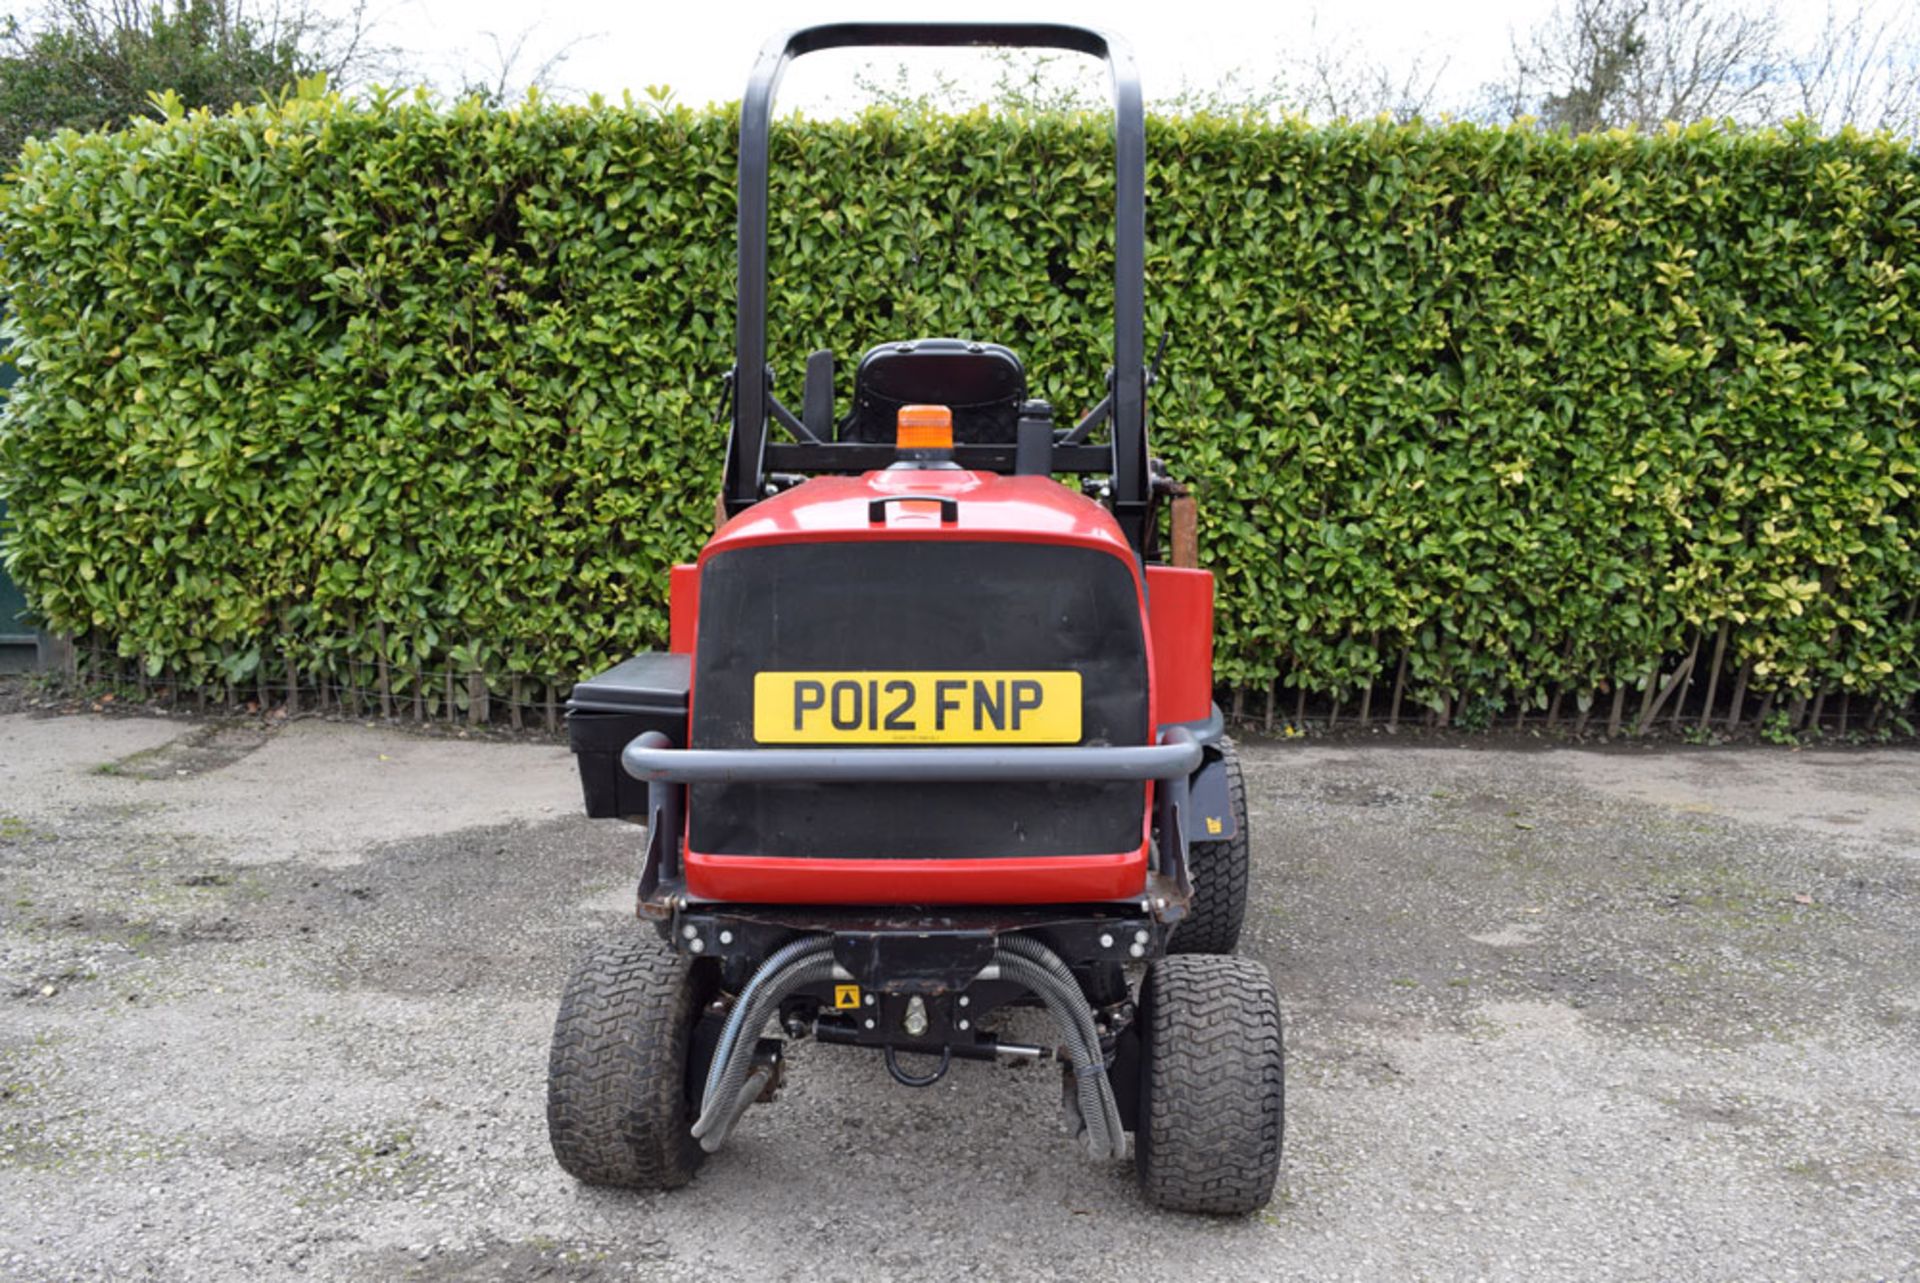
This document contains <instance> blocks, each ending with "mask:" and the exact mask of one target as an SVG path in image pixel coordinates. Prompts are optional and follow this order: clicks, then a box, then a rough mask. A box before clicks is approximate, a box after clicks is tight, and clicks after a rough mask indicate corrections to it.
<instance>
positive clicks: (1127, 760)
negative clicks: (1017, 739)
mask: <svg viewBox="0 0 1920 1283" xmlns="http://www.w3.org/2000/svg"><path fill="white" fill-rule="evenodd" d="M620 764H621V765H622V766H624V767H625V768H626V770H627V774H629V775H631V776H633V777H634V778H635V779H637V780H646V781H648V782H649V783H651V782H654V781H665V782H669V783H673V784H716V783H729V784H731V783H740V782H766V783H773V782H777V783H784V784H826V783H872V784H902V783H915V784H924V783H929V782H937V781H952V782H956V783H959V782H965V783H970V784H975V783H991V782H994V781H1030V780H1170V779H1175V778H1181V777H1185V776H1188V775H1191V774H1193V773H1194V772H1195V771H1197V770H1199V769H1200V741H1199V740H1197V739H1196V738H1195V737H1194V735H1193V732H1192V731H1190V730H1188V729H1187V728H1186V727H1185V726H1169V727H1167V728H1166V729H1165V730H1163V731H1161V732H1160V742H1159V743H1158V744H1151V745H1140V746H1129V747H1122V748H827V749H809V748H748V749H713V748H684V749H683V748H674V747H672V745H671V743H670V742H669V741H668V740H667V737H666V736H664V735H661V734H660V733H659V732H657V731H649V732H648V733H647V734H645V735H642V736H640V737H639V738H638V739H636V740H634V741H633V742H632V743H631V744H629V745H627V747H626V751H625V752H623V753H622V754H621V755H620Z"/></svg>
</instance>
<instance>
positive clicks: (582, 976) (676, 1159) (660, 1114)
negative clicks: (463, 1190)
mask: <svg viewBox="0 0 1920 1283" xmlns="http://www.w3.org/2000/svg"><path fill="white" fill-rule="evenodd" d="M711 970H712V968H711V967H710V966H709V967H701V966H699V965H697V964H695V963H693V962H691V961H690V960H689V959H687V958H686V957H685V956H684V955H682V954H677V953H674V952H673V951H672V950H670V949H668V948H667V946H666V944H665V943H664V942H663V941H661V940H659V939H658V938H657V937H654V936H653V935H651V934H647V935H640V934H635V935H632V936H627V937H622V938H620V939H615V940H608V941H605V942H603V943H600V944H598V945H595V946H594V947H593V948H592V949H591V950H589V951H588V952H587V954H586V955H585V956H583V957H582V958H581V959H580V961H579V963H578V964H576V965H575V967H574V969H573V974H572V976H571V977H569V978H568V980H567V987H566V991H565V992H564V993H563V994H562V995H561V998H560V1016H559V1019H558V1020H556V1021H555V1022H554V1027H553V1047H552V1050H551V1052H550V1054H549V1056H548V1059H547V1137H548V1139H549V1140H550V1141H551V1142H552V1144H553V1155H554V1157H555V1158H557V1159H559V1160H560V1166H562V1167H564V1168H566V1169H567V1171H568V1172H570V1173H572V1174H573V1175H574V1176H575V1177H577V1178H578V1179H580V1180H583V1181H585V1182H587V1183H588V1184H590V1185H621V1186H627V1187H629V1188H635V1189H672V1188H674V1187H675V1186H679V1185H685V1184H686V1183H687V1182H688V1181H690V1180H692V1179H693V1174H694V1172H695V1171H697V1170H698V1169H699V1167H700V1162H701V1160H702V1159H703V1158H705V1157H706V1154H705V1152H704V1151H703V1150H702V1149H701V1148H700V1144H699V1142H698V1141H696V1140H694V1138H693V1134H692V1132H691V1130H690V1128H691V1127H692V1125H693V1117H692V1099H691V1084H690V1083H689V1081H688V1073H687V1067H688V1059H689V1056H690V1053H691V1050H692V1044H693V1029H694V1024H695V1022H696V1021H697V1020H698V1019H699V1016H700V1011H701V1008H702V1006H703V1005H704V1003H705V1002H706V1000H707V999H708V998H709V997H710V996H711V994H712V990H713V984H712V977H711Z"/></svg>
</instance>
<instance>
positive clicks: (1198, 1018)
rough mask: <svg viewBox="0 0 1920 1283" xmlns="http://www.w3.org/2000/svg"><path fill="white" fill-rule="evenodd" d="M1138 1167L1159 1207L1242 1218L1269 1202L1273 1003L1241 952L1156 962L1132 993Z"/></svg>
mask: <svg viewBox="0 0 1920 1283" xmlns="http://www.w3.org/2000/svg"><path fill="white" fill-rule="evenodd" d="M1140 1003H1141V1009H1140V1021H1141V1051H1142V1054H1141V1057H1140V1116H1139V1122H1138V1127H1137V1129H1136V1131H1135V1133H1134V1147H1133V1154H1134V1165H1135V1167H1136V1168H1137V1169H1138V1171H1139V1175H1140V1189H1141V1192H1142V1193H1143V1194H1144V1195H1145V1196H1146V1198H1147V1201H1148V1202H1150V1203H1152V1204H1154V1205H1155V1206H1156V1207H1164V1208H1168V1209H1170V1210H1173V1211H1181V1212H1206V1213H1212V1214H1215V1215H1221V1216H1240V1215H1245V1214H1246V1213H1248V1212H1252V1211H1255V1210H1257V1209H1259V1208H1261V1207H1264V1206H1266V1204H1267V1201H1268V1200H1269V1199H1270V1198H1272V1197H1273V1185H1274V1181H1275V1180H1276V1179H1277V1178H1278V1176H1279V1173H1280V1146H1281V1138H1282V1134H1283V1132H1284V1130H1285V1123H1286V1086H1285V1078H1284V1068H1283V1063H1282V1052H1281V1034H1280V1000H1279V998H1278V996H1277V995H1276V994H1275V993H1274V989H1273V981H1272V980H1271V979H1269V978H1268V976H1267V971H1266V968H1265V967H1262V966H1261V965H1260V964H1259V963H1257V962H1254V961H1252V960H1251V959H1248V958H1226V957H1218V956H1209V955H1201V954H1192V955H1185V956H1175V957H1168V958H1162V959H1160V960H1158V961H1156V962H1155V963H1153V965H1152V966H1150V967H1148V968H1147V978H1146V982H1145V983H1144V984H1143V985H1142V986H1141V991H1140Z"/></svg>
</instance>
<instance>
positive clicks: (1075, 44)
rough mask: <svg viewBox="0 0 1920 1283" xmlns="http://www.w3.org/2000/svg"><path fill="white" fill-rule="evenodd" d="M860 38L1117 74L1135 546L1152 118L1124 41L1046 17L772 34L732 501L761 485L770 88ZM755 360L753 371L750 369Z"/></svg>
mask: <svg viewBox="0 0 1920 1283" xmlns="http://www.w3.org/2000/svg"><path fill="white" fill-rule="evenodd" d="M862 46H878V47H888V46H911V47H925V48H956V47H981V46H987V47H991V46H1001V47H1013V48H1039V49H1065V50H1068V51H1070V52H1074V53H1084V54H1089V55H1091V56H1093V57H1096V58H1103V59H1105V60H1106V63H1107V68H1108V70H1109V71H1110V72H1111V74H1112V78H1113V109H1114V238H1113V243H1114V255H1113V259H1114V261H1113V285H1114V289H1113V297H1114V316H1113V371H1112V374H1111V375H1110V378H1111V379H1112V386H1111V388H1110V389H1109V397H1110V399H1111V402H1112V409H1111V419H1112V434H1111V435H1112V455H1113V462H1112V487H1113V508H1114V516H1115V517H1116V519H1117V520H1118V521H1119V523H1120V526H1121V528H1122V529H1123V530H1124V531H1126V534H1127V538H1128V540H1129V541H1130V542H1131V543H1132V544H1133V546H1134V548H1135V549H1136V550H1138V551H1142V552H1144V551H1145V545H1146V541H1147V538H1148V537H1149V533H1150V532H1149V531H1148V529H1147V525H1148V520H1149V515H1148V512H1149V500H1150V495H1149V491H1148V487H1149V485H1150V479H1149V477H1148V472H1147V430H1146V383H1147V379H1146V242H1147V232H1146V181H1147V179H1146V174H1147V142H1146V125H1145V121H1144V116H1143V111H1142V106H1141V100H1140V77H1139V73H1138V72H1137V71H1136V70H1135V68H1134V62H1133V51H1132V50H1131V49H1130V48H1128V46H1127V44H1126V42H1125V41H1123V40H1120V39H1119V38H1117V37H1115V36H1111V35H1108V34H1106V33H1104V32H1100V31H1095V30H1093V29H1091V28H1087V27H1076V26H1068V25H1064V24H1059V23H1045V22H1013V23H998V22H980V23H973V22H928V23H907V22H836V23H830V24H827V25H824V26H817V27H805V28H802V29H801V30H798V31H793V32H787V33H783V34H781V35H777V36H775V37H774V38H773V39H771V40H769V41H768V42H767V44H766V45H765V46H764V47H763V48H762V49H761V51H760V57H759V59H758V60H757V61H756V62H755V63H754V65H753V73H752V75H751V76H750V77H749V78H748V80H747V92H746V97H745V98H744V99H743V100H742V101H741V104H740V195H739V220H740V221H739V254H740V260H739V306H738V311H737V313H736V318H735V334H734V367H733V372H732V375H731V378H732V386H733V427H732V434H731V436H730V437H729V439H728V442H727V464H726V477H725V483H724V484H725V491H724V496H723V497H724V499H725V503H726V508H727V512H728V514H729V515H733V514H736V513H739V512H743V511H745V510H746V509H747V508H749V507H751V506H752V505H753V504H755V503H757V502H759V500H760V498H761V497H762V493H763V491H762V487H763V484H764V474H765V466H766V445H767V427H768V418H769V415H770V414H771V413H772V410H773V399H772V391H771V384H772V371H771V369H770V368H769V366H768V364H767V166H768V133H769V130H770V127H771V125H772V120H773V97H774V93H775V91H776V90H778V88H779V85H780V77H781V75H782V74H783V73H784V72H785V71H786V68H787V64H788V63H789V62H791V61H792V60H793V59H795V58H798V57H801V56H802V55H805V54H810V53H818V52H819V51H820V50H823V49H846V48H857V47H862ZM756 371H757V372H758V373H757V374H756V373H753V372H756Z"/></svg>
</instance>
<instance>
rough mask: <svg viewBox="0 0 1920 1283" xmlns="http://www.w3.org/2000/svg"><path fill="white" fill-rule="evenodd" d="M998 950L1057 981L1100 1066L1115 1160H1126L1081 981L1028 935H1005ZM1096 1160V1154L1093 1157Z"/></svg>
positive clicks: (1123, 1139)
mask: <svg viewBox="0 0 1920 1283" xmlns="http://www.w3.org/2000/svg"><path fill="white" fill-rule="evenodd" d="M1000 948H1001V949H1003V950H1005V951H1007V952H1009V953H1013V954H1016V955H1018V956H1020V957H1022V958H1026V959H1029V960H1030V961H1032V962H1034V963H1036V964H1038V965H1039V966H1040V967H1042V968H1043V969H1045V970H1046V971H1047V972H1048V973H1049V974H1050V975H1052V976H1053V977H1054V979H1055V980H1056V981H1057V982H1058V987H1059V989H1060V990H1061V992H1062V993H1063V994H1064V995H1065V997H1066V999H1067V1007H1068V1009H1069V1010H1070V1011H1072V1013H1073V1014H1074V1017H1075V1020H1076V1022H1077V1023H1078V1024H1079V1026H1080V1032H1081V1037H1082V1038H1083V1039H1084V1040H1085V1042H1086V1044H1087V1050H1088V1051H1089V1053H1091V1055H1092V1056H1093V1059H1094V1061H1095V1063H1097V1064H1099V1065H1100V1066H1101V1069H1102V1072H1101V1074H1100V1075H1099V1079H1100V1089H1101V1090H1100V1103H1101V1106H1102V1110H1103V1112H1104V1114H1105V1115H1106V1119H1107V1129H1108V1132H1109V1135H1110V1137H1111V1139H1112V1145H1113V1150H1114V1157H1116V1158H1125V1157H1126V1125H1125V1124H1124V1123H1122V1122H1121V1121H1120V1105H1119V1102H1117V1101H1116V1100H1114V1098H1113V1085H1112V1083H1111V1082H1110V1081H1109V1080H1108V1078H1107V1076H1106V1073H1105V1072H1104V1070H1105V1067H1106V1055H1105V1053H1104V1052H1103V1051H1102V1049H1101V1046H1100V1031H1099V1030H1098V1029H1097V1028H1095V1027H1094V1023H1093V1011H1092V1009H1091V1008H1090V1007H1088V1005H1087V1001H1086V995H1085V994H1083V993H1082V992H1081V990H1080V982H1079V981H1077V980H1075V979H1074V978H1073V972H1071V971H1069V970H1068V969H1067V965H1066V964H1065V963H1064V962H1062V961H1060V958H1059V955H1057V954H1055V953H1054V952H1053V950H1051V949H1049V948H1047V947H1046V946H1045V945H1043V944H1041V943H1040V942H1039V941H1038V940H1034V939H1031V938H1030V937H1027V936H1006V937H1003V938H1002V939H1001V941H1000ZM1095 1156H1096V1157H1098V1156H1099V1155H1097V1154H1096V1155H1095Z"/></svg>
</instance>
